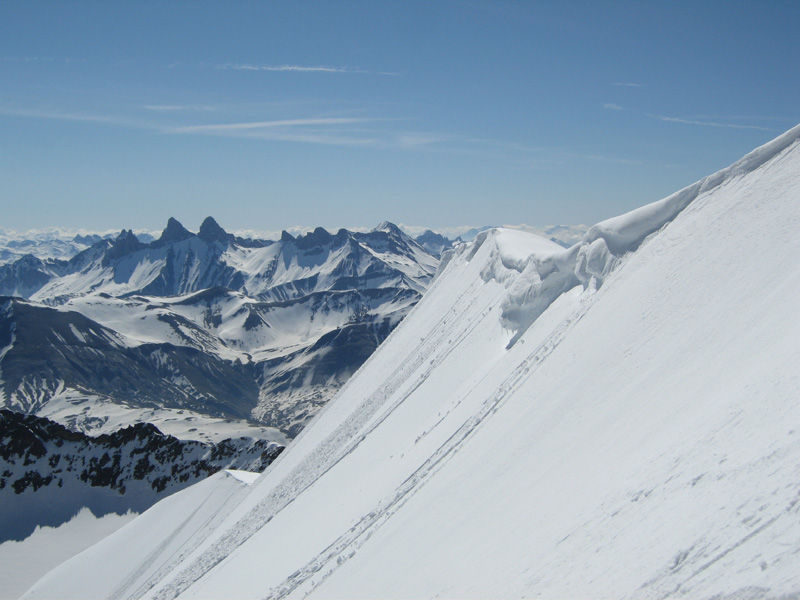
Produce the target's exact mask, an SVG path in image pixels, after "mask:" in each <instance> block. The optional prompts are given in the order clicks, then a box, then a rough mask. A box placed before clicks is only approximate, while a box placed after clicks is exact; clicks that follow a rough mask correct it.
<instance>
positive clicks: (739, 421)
mask: <svg viewBox="0 0 800 600" xmlns="http://www.w3.org/2000/svg"><path fill="white" fill-rule="evenodd" d="M798 139H800V127H797V128H795V129H793V130H791V131H789V132H787V133H786V134H785V135H783V136H781V137H780V138H778V139H777V140H775V141H774V142H771V143H770V144H767V145H766V146H764V147H762V148H760V149H758V150H756V151H755V152H753V153H752V154H750V155H748V156H747V157H745V159H743V160H742V161H740V162H739V163H737V164H736V165H734V166H732V167H731V168H729V169H726V170H724V171H721V172H719V173H717V174H715V175H713V176H711V177H709V178H707V179H704V180H703V181H701V182H698V183H697V184H695V185H693V186H690V187H689V188H686V189H685V190H682V191H681V192H678V193H677V194H675V195H673V196H670V197H669V198H666V199H665V200H662V201H660V202H657V203H655V204H652V205H649V206H647V207H644V208H642V209H639V210H637V211H633V212H632V213H629V214H627V215H624V216H622V217H618V218H616V219H611V220H609V221H605V222H603V223H600V224H598V225H596V226H595V227H593V228H591V229H590V230H589V231H588V232H587V234H586V236H585V238H584V240H583V242H582V243H581V244H578V245H576V246H574V247H572V248H570V249H568V250H563V249H561V248H559V247H558V246H556V245H554V244H550V243H548V242H547V241H543V240H542V239H541V238H537V237H535V236H527V235H524V234H521V233H519V232H510V231H504V230H495V231H491V232H488V233H486V234H482V235H481V236H479V238H478V239H477V240H476V241H475V243H474V244H472V245H470V246H462V247H460V248H459V249H458V250H457V251H455V252H453V253H452V254H450V255H449V256H447V257H446V258H445V260H443V263H442V265H443V266H442V267H441V268H440V273H439V274H438V276H437V278H436V279H435V280H434V283H433V284H432V286H431V288H430V290H429V292H428V294H427V295H426V296H425V297H424V298H423V300H422V301H421V302H420V303H419V304H418V305H417V307H416V308H415V309H414V310H413V312H412V313H411V315H410V316H409V317H407V319H406V320H405V321H403V323H401V325H400V326H399V327H398V328H397V329H396V330H395V331H394V332H393V333H392V335H391V336H390V338H389V340H388V341H387V342H386V343H385V344H383V345H382V346H381V347H380V348H379V349H378V351H377V352H376V353H375V354H373V355H372V357H371V358H370V359H369V360H368V361H367V362H366V363H365V364H364V366H363V367H362V368H361V369H360V370H359V371H358V373H357V374H356V375H355V376H354V377H353V378H352V379H350V380H349V382H348V383H347V384H346V385H345V387H344V388H343V389H342V391H341V392H340V393H339V394H338V396H337V397H336V398H335V399H334V401H332V402H331V403H330V404H329V405H328V406H326V408H325V409H324V410H323V412H321V413H320V414H319V415H318V416H317V418H316V419H315V420H314V421H313V422H312V424H311V425H310V426H309V427H307V428H306V429H305V430H304V431H303V432H302V434H301V435H300V436H299V437H298V438H297V439H296V440H295V442H294V443H293V445H292V446H291V447H290V448H289V449H288V450H287V451H286V452H285V453H284V454H283V455H282V456H281V457H280V458H279V459H278V460H277V461H276V462H275V463H273V464H272V465H271V466H270V467H269V468H268V469H267V470H266V471H265V473H264V474H263V475H262V476H261V477H260V478H259V479H258V480H256V481H255V482H254V483H253V484H252V486H250V487H249V488H241V489H240V490H239V491H237V493H235V494H229V493H228V492H227V491H226V490H225V489H223V488H220V489H219V491H215V490H216V489H217V488H215V487H214V486H215V485H219V486H221V485H223V482H224V481H225V480H224V479H221V478H217V479H216V480H209V481H208V482H205V483H204V484H201V485H204V486H205V487H204V494H207V498H208V500H207V502H208V506H207V509H206V510H204V511H202V512H198V513H197V515H198V516H196V517H193V516H192V514H191V511H193V510H199V508H197V507H198V506H200V505H201V504H202V502H204V501H201V500H199V499H198V498H199V496H197V493H199V492H197V491H194V488H190V489H189V490H186V491H185V492H182V494H183V496H179V495H176V496H174V497H172V498H170V499H167V500H166V501H163V502H161V503H159V504H157V505H156V506H155V507H153V508H152V509H151V510H150V511H148V512H147V513H145V515H143V516H142V517H140V518H138V519H136V520H134V521H133V522H132V523H131V524H129V525H127V526H126V527H124V528H122V529H120V530H119V531H117V532H116V533H115V534H113V535H112V536H110V537H109V538H107V539H106V540H104V541H103V542H101V543H100V544H98V545H96V546H94V547H93V548H90V549H89V550H87V551H86V552H84V553H82V554H81V555H78V556H77V557H75V558H73V559H72V560H70V561H68V562H67V563H65V564H64V565H62V566H61V567H59V568H57V569H56V570H54V571H52V572H51V573H50V574H48V575H47V576H46V577H45V578H44V579H42V580H41V581H40V582H39V583H38V584H37V585H36V586H34V587H33V588H32V589H31V590H30V591H29V592H28V595H27V597H31V598H44V597H47V598H68V597H148V598H175V597H179V596H180V597H182V598H233V597H236V598H263V597H270V598H283V597H301V596H305V595H311V596H316V597H325V598H376V597H382V598H385V597H396V598H412V597H413V598H420V597H458V598H467V597H470V598H485V597H492V598H497V597H512V596H514V597H524V596H536V597H543V598H577V597H580V598H605V597H615V598H627V597H630V598H664V597H671V596H679V595H681V596H689V597H692V598H710V597H716V598H720V597H737V598H738V597H756V596H757V597H780V596H788V595H792V596H794V595H796V594H798V593H799V592H800V570H798V568H797V554H798V553H799V552H800V502H798V501H799V500H800V427H798V425H800V404H798V402H797V399H798V395H799V393H800V376H798V372H797V365H798V364H800V346H799V345H798V344H797V340H798V339H800V316H798V313H797V294H798V291H800V269H798V268H797V256H798V253H799V252H800V237H799V236H798V235H797V231H798V227H800V205H798V198H800V146H798V143H797V141H798ZM223 496H224V497H225V504H224V510H221V509H219V505H218V504H217V502H218V499H219V498H220V497H223ZM182 497H184V498H191V499H192V501H191V502H190V503H188V504H186V505H184V502H183V501H182V500H181V498H182ZM171 532H172V533H174V535H172V533H171ZM173 540H180V542H181V543H180V545H176V544H175V543H173ZM130 547H134V548H135V549H136V552H135V554H132V555H131V554H128V553H127V550H128V548H130Z"/></svg>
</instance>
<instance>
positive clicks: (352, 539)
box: [265, 302, 589, 600]
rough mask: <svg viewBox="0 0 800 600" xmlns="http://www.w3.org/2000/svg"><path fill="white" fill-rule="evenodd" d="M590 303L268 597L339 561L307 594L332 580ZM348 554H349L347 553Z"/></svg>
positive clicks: (276, 599) (278, 598)
mask: <svg viewBox="0 0 800 600" xmlns="http://www.w3.org/2000/svg"><path fill="white" fill-rule="evenodd" d="M588 308H589V303H588V302H587V303H582V304H581V305H580V306H579V307H578V308H576V309H575V310H573V311H572V312H571V313H570V314H569V315H568V316H567V317H566V318H565V319H563V320H562V322H561V323H560V324H559V326H558V327H557V328H556V330H555V331H554V332H553V333H552V334H551V335H549V336H548V337H547V338H546V339H545V340H544V341H543V342H542V343H541V344H539V346H537V348H536V349H534V350H533V351H532V352H531V354H529V355H528V357H527V358H526V359H525V360H523V361H522V363H520V365H518V366H517V367H516V368H515V369H514V370H513V371H512V373H510V374H509V375H508V377H506V379H505V380H504V381H503V382H502V383H501V384H500V385H499V386H498V388H497V391H496V392H495V393H494V394H493V395H492V396H490V397H489V398H488V399H487V400H486V401H484V402H483V404H482V405H481V406H480V408H479V410H478V412H477V413H476V414H474V415H473V416H472V417H470V418H469V419H468V420H467V421H466V422H465V423H464V424H463V425H462V426H461V427H460V428H459V429H458V430H457V431H455V432H454V433H453V434H452V435H451V436H450V437H449V438H448V439H447V440H445V442H444V443H443V444H442V445H441V446H440V447H439V448H438V449H437V450H436V451H434V453H433V454H432V455H431V457H430V458H429V459H428V460H426V461H425V462H424V463H423V464H422V465H421V466H420V467H419V468H418V469H417V470H415V471H414V472H413V473H412V474H411V475H410V476H409V477H408V478H407V479H406V480H405V481H404V482H403V483H402V484H401V485H400V486H399V487H398V488H397V490H396V492H395V494H394V496H393V497H391V498H389V499H388V500H385V501H383V502H381V503H379V504H378V505H377V506H376V507H375V508H374V509H373V510H371V511H370V512H369V513H367V514H366V515H365V516H363V517H362V518H361V520H360V521H359V522H358V523H357V524H356V525H354V526H353V527H352V528H351V529H349V530H348V531H347V532H345V533H344V534H342V535H341V536H339V538H337V539H336V540H335V541H334V542H333V543H332V544H330V545H329V546H328V547H327V548H326V549H325V550H323V551H322V552H321V553H319V554H318V555H317V556H316V557H314V558H313V559H311V560H310V561H309V562H308V563H307V564H306V565H305V566H304V567H302V568H301V569H299V570H298V571H296V572H295V573H293V574H292V575H291V576H289V577H288V578H287V579H286V580H284V583H283V584H281V585H280V586H278V587H276V588H273V589H272V590H270V592H268V594H267V595H266V596H265V598H267V599H270V600H282V599H283V598H286V597H287V596H288V595H290V594H291V593H292V592H294V591H296V590H298V588H300V587H301V586H302V585H303V584H304V583H305V582H306V581H308V580H309V579H310V578H311V577H313V576H314V574H316V573H318V572H319V571H321V570H322V569H323V568H324V567H325V566H326V564H328V563H330V562H331V561H334V560H335V564H334V565H332V566H331V567H330V569H329V570H328V571H327V572H326V573H325V574H324V575H323V576H322V578H321V579H320V580H319V581H317V582H311V584H310V585H311V589H310V590H308V591H307V592H306V594H304V595H308V594H310V593H311V592H313V591H314V590H315V589H317V587H319V585H321V584H322V582H324V581H325V579H327V578H328V577H330V576H331V575H332V574H333V572H334V571H335V570H336V569H337V568H338V567H339V566H341V565H342V564H344V563H345V562H347V560H349V559H350V558H351V557H352V556H354V555H355V553H356V552H357V551H358V549H359V548H360V547H361V546H363V545H364V543H366V541H367V540H368V539H369V538H370V537H372V535H373V534H374V533H375V532H376V531H377V530H378V529H379V528H380V527H381V525H383V524H384V523H386V522H387V521H388V520H389V518H391V516H392V515H393V514H395V513H396V512H397V511H398V510H399V509H400V508H401V507H402V506H403V505H405V504H406V502H408V501H409V500H410V499H411V498H412V497H413V496H414V495H415V494H416V493H417V492H419V491H420V490H421V489H422V487H423V486H424V485H425V483H426V482H427V481H428V480H429V478H430V476H431V475H434V474H435V473H436V472H438V471H439V470H440V469H441V468H442V467H444V466H445V464H446V463H447V462H448V461H449V460H450V459H451V458H452V457H453V456H454V455H455V454H456V453H457V452H458V450H459V449H460V448H461V446H463V444H464V443H465V442H466V441H467V440H468V439H469V438H470V437H472V435H473V434H474V433H475V432H477V431H478V429H480V427H482V426H483V425H484V424H485V423H486V420H487V418H488V417H490V416H492V415H493V414H495V413H496V412H497V410H498V409H499V408H500V406H502V405H503V404H504V403H505V401H506V400H507V399H508V398H509V397H510V395H511V394H510V393H511V392H513V391H514V390H515V389H517V388H518V387H519V386H520V385H521V384H522V383H524V382H525V381H526V380H528V379H529V378H530V377H531V376H532V375H533V373H534V372H535V371H536V370H537V367H538V366H539V365H541V364H542V363H543V361H544V360H545V359H546V358H547V357H548V356H549V355H550V354H551V353H552V352H553V351H554V350H555V349H556V348H557V347H558V346H559V345H560V343H561V341H562V340H563V339H564V338H565V337H566V335H567V333H568V332H569V331H570V330H571V329H572V328H573V327H574V326H575V324H576V323H577V322H578V321H580V320H581V318H582V317H583V314H585V311H586V310H588ZM348 550H350V551H349V552H347V551H348ZM345 553H347V554H345Z"/></svg>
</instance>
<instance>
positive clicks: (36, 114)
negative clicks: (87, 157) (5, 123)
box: [0, 106, 151, 129]
mask: <svg viewBox="0 0 800 600" xmlns="http://www.w3.org/2000/svg"><path fill="white" fill-rule="evenodd" d="M0 115H4V116H7V117H26V118H33V119H49V120H55V121H77V122H83V123H99V124H104V125H118V126H121V127H132V128H138V129H150V128H151V127H150V126H149V125H147V124H145V123H142V122H139V121H137V120H135V119H129V118H126V117H119V116H109V115H99V114H87V113H68V112H59V111H51V110H39V109H18V108H9V107H5V106H0Z"/></svg>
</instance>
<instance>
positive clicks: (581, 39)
mask: <svg viewBox="0 0 800 600" xmlns="http://www.w3.org/2000/svg"><path fill="white" fill-rule="evenodd" d="M799 29H800V3H798V2H788V1H787V2H767V1H762V2H736V1H726V2H696V1H695V2H658V3H655V2H652V3H650V2H571V3H568V2H479V1H462V2H448V1H438V2H414V1H402V2H380V1H369V2H347V1H338V2H334V1H326V2H302V1H300V2H202V1H200V2H144V1H142V2H56V1H53V2H31V1H24V2H23V1H16V0H5V1H4V2H2V3H0V82H2V84H1V85H0V139H2V144H1V145H0V179H2V182H3V185H2V188H0V194H2V196H1V197H2V207H3V208H2V219H1V220H0V228H3V229H16V230H22V229H28V228H34V227H44V226H62V227H83V228H89V229H108V228H117V227H119V228H121V227H126V228H127V227H132V228H152V229H159V228H161V227H162V226H163V225H164V223H165V222H166V220H167V218H168V217H169V216H175V217H176V218H178V219H179V220H180V221H181V222H183V223H184V225H186V226H187V227H189V228H190V229H196V228H197V227H198V226H199V224H200V222H201V221H202V219H203V218H204V217H205V216H207V215H213V216H214V217H215V218H216V219H217V220H218V221H219V222H220V224H222V225H223V226H224V227H225V228H227V229H244V228H250V229H261V230H268V229H269V230H274V229H281V228H289V227H292V226H297V225H303V226H315V225H322V226H325V227H329V228H331V229H335V228H337V227H339V226H344V227H368V226H372V225H376V224H378V223H379V222H380V221H383V220H390V221H393V222H396V223H403V224H408V225H425V226H429V227H432V228H434V229H436V228H447V227H453V226H459V225H487V224H521V223H527V224H529V225H546V224H579V223H583V224H592V223H595V222H597V221H600V220H602V219H604V218H607V217H611V216H614V215H617V214H620V213H622V212H625V211H627V210H631V209H633V208H635V207H637V206H640V205H642V204H645V203H647V202H651V201H654V200H657V199H659V198H661V197H663V196H665V195H667V194H669V193H671V192H673V191H676V190H677V189H679V188H681V187H683V186H685V185H688V184H690V183H692V182H694V181H696V180H697V179H699V178H701V177H703V176H705V175H707V174H709V173H711V172H713V171H716V170H718V169H720V168H722V167H725V166H727V165H728V164H730V163H731V162H733V161H735V160H737V159H738V158H740V157H741V156H742V155H744V154H745V153H747V152H748V151H750V150H752V149H753V148H755V147H756V146H758V145H761V144H763V143H765V142H767V141H769V140H770V139H772V138H773V137H775V136H777V135H778V134H780V133H782V132H783V131H785V130H786V129H788V128H790V127H792V126H794V125H795V124H797V123H798V122H800V103H798V98H800V78H798V77H797V69H798V65H800V36H798V35H797V31H798V30H799Z"/></svg>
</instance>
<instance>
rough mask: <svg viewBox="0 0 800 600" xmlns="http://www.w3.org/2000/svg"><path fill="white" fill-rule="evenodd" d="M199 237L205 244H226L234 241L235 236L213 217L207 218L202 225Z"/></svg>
mask: <svg viewBox="0 0 800 600" xmlns="http://www.w3.org/2000/svg"><path fill="white" fill-rule="evenodd" d="M197 237H199V238H200V239H201V240H203V241H204V242H226V241H228V240H232V239H233V235H231V234H229V233H228V232H227V231H225V230H224V229H223V228H222V227H220V226H219V224H218V223H217V222H216V221H215V220H214V218H213V217H206V218H205V220H204V221H203V223H202V225H200V231H199V232H198V233H197Z"/></svg>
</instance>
